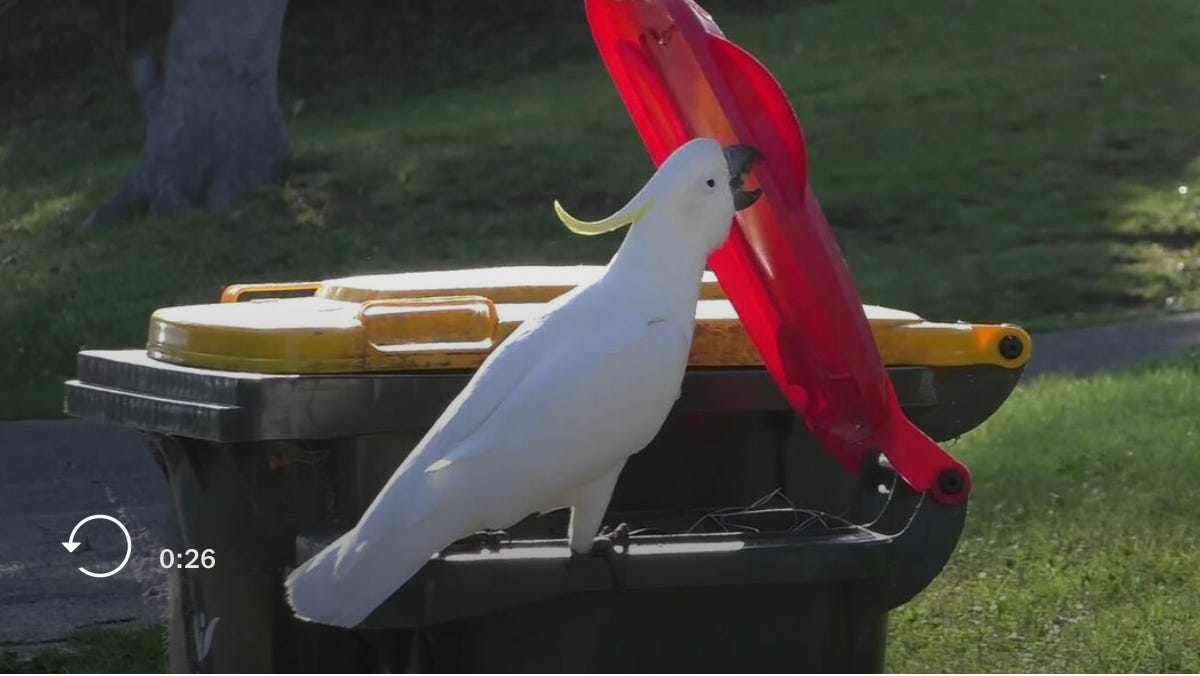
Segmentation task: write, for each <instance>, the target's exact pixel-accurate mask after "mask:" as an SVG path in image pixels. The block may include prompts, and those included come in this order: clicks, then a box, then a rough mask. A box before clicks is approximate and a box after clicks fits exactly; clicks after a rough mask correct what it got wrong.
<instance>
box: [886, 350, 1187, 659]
mask: <svg viewBox="0 0 1200 676" xmlns="http://www.w3.org/2000/svg"><path fill="white" fill-rule="evenodd" d="M1197 410H1200V351H1198V352H1193V353H1192V354H1190V355H1188V356H1185V357H1182V358H1179V359H1175V360H1172V361H1169V362H1164V363H1160V364H1158V365H1155V366H1152V367H1149V368H1145V369H1140V370H1138V371H1133V372H1127V373H1119V374H1113V375H1105V376H1098V377H1093V378H1089V379H1086V380H1079V379H1070V378H1053V379H1051V378H1047V379H1045V380H1041V381H1038V382H1036V383H1034V384H1033V385H1031V386H1028V387H1022V388H1019V389H1018V390H1017V391H1016V393H1015V394H1014V395H1013V397H1012V399H1010V400H1009V402H1008V403H1007V404H1005V406H1004V408H1003V409H1002V410H1001V411H1000V412H999V413H998V414H997V415H996V416H995V417H994V418H992V419H991V420H990V421H988V422H987V424H985V425H984V426H983V427H982V428H980V429H979V430H977V431H975V432H973V433H971V434H969V435H967V436H966V437H964V438H963V439H962V441H961V442H960V443H959V444H958V445H957V446H955V447H954V448H953V451H954V452H955V454H956V455H957V456H958V457H960V458H962V459H963V460H964V461H965V462H966V463H967V464H968V466H970V467H971V470H972V473H973V475H974V477H975V487H976V488H975V492H974V494H973V495H972V504H971V511H970V515H969V517H968V519H967V527H966V532H965V533H964V536H963V539H962V541H961V543H960V545H959V547H958V551H957V552H956V553H955V554H954V556H953V558H951V560H950V563H949V564H948V565H947V567H946V569H945V571H944V572H943V573H942V575H941V576H940V577H939V578H938V579H937V580H935V581H934V583H933V584H932V585H931V586H930V587H929V588H928V589H927V590H926V591H925V592H924V593H923V594H921V595H920V596H918V597H917V598H916V599H915V600H914V601H913V602H911V603H910V604H908V605H907V606H905V607H903V608H901V609H899V610H898V611H896V612H895V613H894V614H893V616H892V622H891V643H890V646H889V656H888V667H889V670H891V671H902V672H904V671H907V672H930V671H936V672H956V671H966V672H1014V673H1023V672H1030V671H1034V672H1072V673H1081V672H1082V673H1103V672H1121V673H1129V672H1132V673H1139V672H1142V673H1145V672H1152V673H1163V672H1185V673H1186V672H1195V671H1197V670H1200V645H1197V643H1196V641H1195V637H1196V636H1200V579H1198V578H1197V577H1196V574H1195V570H1196V564H1197V561H1200V541H1197V539H1196V537H1195V527H1196V523H1198V522H1200V486H1198V485H1197V484H1196V482H1195V477H1197V476H1200V456H1198V455H1197V454H1196V453H1195V452H1194V451H1195V449H1196V448H1198V447H1200V427H1197V425H1196V422H1195V420H1196V418H1195V412H1196V411H1197Z"/></svg>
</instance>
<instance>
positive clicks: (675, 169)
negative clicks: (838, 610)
mask: <svg viewBox="0 0 1200 676" xmlns="http://www.w3.org/2000/svg"><path fill="white" fill-rule="evenodd" d="M759 158H760V156H759V154H758V153H757V152H756V151H755V150H754V149H753V148H751V147H749V146H745V145H736V146H730V147H727V148H722V147H721V145H720V144H719V143H718V142H717V141H715V140H713V139H709V138H698V139H694V140H692V141H689V142H688V143H685V144H684V145H682V146H680V147H679V148H678V149H677V150H675V152H674V153H672V154H671V155H670V157H668V158H667V160H666V161H665V162H664V163H663V164H662V166H661V167H660V168H659V169H658V171H657V172H655V174H654V176H652V177H651V178H650V180H649V182H647V183H646V185H645V186H644V187H643V188H642V189H641V190H640V191H639V192H638V193H637V195H636V196H634V198H633V199H631V200H630V201H629V203H628V204H626V205H625V206H624V207H622V208H621V209H620V210H619V211H617V212H616V213H615V214H613V215H611V216H609V217H608V218H605V219H603V220H600V221H595V222H590V223H589V222H583V221H580V220H578V219H576V218H574V217H573V216H571V215H570V214H569V213H567V211H566V210H565V209H563V207H562V206H561V205H560V204H559V203H558V202H555V203H554V208H555V211H556V212H557V214H558V216H559V218H560V219H561V220H562V222H563V223H564V224H565V225H566V226H567V228H569V229H570V230H572V231H573V232H575V233H578V234H581V235H599V234H601V233H606V232H610V231H613V230H616V229H618V228H620V227H623V226H626V225H632V228H631V229H630V232H629V234H628V236H626V238H625V241H624V242H623V243H622V244H621V247H620V249H619V250H618V251H617V253H616V255H615V256H614V257H613V258H612V260H611V262H610V263H609V264H608V266H607V268H606V269H605V271H604V272H603V273H602V275H601V276H600V277H598V278H597V279H596V280H595V281H593V282H591V283H589V284H586V285H584V286H580V287H577V288H575V289H574V290H572V291H570V292H568V293H566V294H564V295H562V296H559V297H558V298H556V299H555V300H554V301H552V302H550V303H548V304H547V308H546V312H545V313H544V314H542V315H541V316H539V317H537V318H533V319H529V320H527V321H526V322H524V323H523V324H522V325H521V326H520V327H518V328H517V330H516V331H514V332H513V334H512V335H511V336H510V337H509V338H508V339H507V340H506V341H504V342H503V343H502V344H501V345H500V346H499V347H498V348H497V349H496V350H495V351H493V352H492V354H491V355H489V356H488V358H487V359H486V360H485V361H484V362H483V364H482V365H481V366H480V367H479V370H478V371H477V372H476V373H475V376H474V377H473V378H472V379H471V381H470V382H469V383H468V384H467V386H466V388H465V389H463V391H462V392H461V393H460V394H459V395H458V396H457V397H456V398H455V399H454V400H453V401H452V402H451V403H450V405H449V406H448V407H447V408H446V410H445V412H444V413H442V415H441V417H439V418H438V420H437V422H435V423H434V425H433V427H431V428H430V429H429V432H428V433H427V434H426V435H425V437H424V438H423V439H422V440H421V442H420V443H419V444H417V446H416V448H415V449H413V451H412V452H411V453H410V454H409V455H408V457H407V458H405V460H404V462H403V463H401V465H400V467H399V468H398V469H397V470H396V472H395V474H393V475H392V477H391V479H389V480H388V482H387V484H386V485H385V486H384V487H383V490H381V491H380V492H379V495H378V496H376V498H375V500H374V501H373V502H372V503H371V506H370V507H368V508H367V510H366V512H365V513H364V514H363V516H362V518H361V519H360V520H359V522H358V524H357V525H356V526H355V527H354V528H352V529H350V530H349V531H348V532H346V533H345V534H344V535H342V536H341V537H340V538H338V539H337V540H336V541H335V542H333V543H332V544H330V545H329V546H328V547H326V548H325V549H323V550H322V551H321V552H319V553H318V554H317V555H316V556H314V557H313V558H311V559H310V560H309V561H307V562H305V563H304V564H303V565H302V566H300V567H299V568H297V569H296V570H294V571H293V572H292V573H291V574H290V575H289V576H288V578H287V583H286V586H287V598H288V602H289V603H290V604H291V606H292V609H293V610H294V611H295V614H296V615H297V616H298V617H300V618H302V619H306V620H310V621H313V622H319V623H322V624H330V625H336V626H342V627H352V626H355V625H357V624H359V623H360V622H362V621H363V620H364V619H365V618H366V617H367V616H368V615H369V614H370V613H371V612H372V611H373V610H374V609H375V608H376V607H377V606H378V605H379V604H381V603H382V602H383V601H385V600H386V599H387V598H388V597H389V596H390V595H391V594H392V593H393V592H395V591H396V590H397V589H399V588H400V587H401V586H402V585H403V584H404V583H405V582H407V581H408V580H409V579H410V578H411V577H412V576H413V575H415V574H416V573H417V571H419V570H420V569H421V567H422V566H423V565H425V563H427V562H428V561H429V560H430V558H431V557H432V556H434V555H435V554H437V553H438V552H440V551H441V550H442V549H444V548H446V547H447V546H449V545H451V544H453V543H454V542H455V541H456V540H460V539H462V538H464V537H467V536H470V535H472V534H474V533H477V532H479V531H482V530H487V529H500V528H506V527H508V526H511V525H512V524H514V523H516V522H517V521H520V520H521V519H523V518H525V517H526V516H529V515H530V514H533V513H547V512H551V511H555V510H557V509H562V508H570V509H571V518H570V525H569V526H568V530H567V539H568V543H569V544H568V546H569V547H570V550H571V552H572V553H573V554H587V553H588V552H590V550H591V548H592V544H593V540H594V538H595V536H596V534H597V532H598V530H599V528H600V524H601V520H602V519H603V518H604V513H605V510H606V509H607V508H608V502H609V499H610V498H611V496H612V492H613V487H614V486H615V485H616V483H617V476H618V475H619V474H620V473H621V468H622V467H624V465H625V461H626V460H627V459H628V458H629V456H631V455H633V454H634V453H637V452H638V451H640V450H641V449H642V448H643V447H645V446H646V445H647V444H648V443H650V441H651V440H652V439H653V438H654V436H655V435H656V434H657V433H658V431H659V429H660V428H661V427H662V424H663V422H664V421H665V420H666V417H667V414H668V413H669V412H670V410H671V407H672V406H673V405H674V403H675V401H676V399H678V398H679V394H680V383H681V382H682V380H683V376H684V371H685V370H686V368H687V361H688V353H689V351H690V349H691V343H692V330H693V328H694V322H695V312H696V302H697V300H698V298H699V295H700V281H701V275H702V274H703V272H704V267H705V261H706V259H707V258H708V256H709V254H710V253H712V251H713V250H715V249H716V248H717V247H719V246H720V245H721V244H722V243H723V242H724V241H725V239H726V237H727V236H728V234H729V228H730V224H731V222H732V220H733V215H734V212H735V211H736V210H739V209H742V208H745V207H748V206H750V205H751V204H753V203H754V201H755V200H756V199H757V198H758V196H759V194H760V193H761V191H758V190H754V191H747V190H745V189H744V187H743V186H744V183H743V182H744V179H745V176H746V174H747V173H749V171H750V170H751V168H752V165H753V163H754V162H755V161H756V160H757V159H759Z"/></svg>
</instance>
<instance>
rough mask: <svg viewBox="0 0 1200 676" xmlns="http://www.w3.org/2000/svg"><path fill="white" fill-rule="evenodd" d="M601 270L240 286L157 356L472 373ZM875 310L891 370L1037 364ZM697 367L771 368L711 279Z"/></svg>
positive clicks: (984, 338)
mask: <svg viewBox="0 0 1200 676" xmlns="http://www.w3.org/2000/svg"><path fill="white" fill-rule="evenodd" d="M602 270H603V267H601V266H522V267H504V268H484V269H474V270H440V271H434V272H409V273H401V274H392V275H370V276H361V277H349V278H345V279H335V280H329V281H325V282H301V283H271V284H235V285H233V286H230V287H228V288H227V289H225V292H224V293H223V294H222V297H221V300H222V302H221V303H214V304H208V305H187V306H180V307H170V308H163V309H160V310H158V311H156V312H155V313H154V314H153V315H152V316H151V318H150V332H149V340H148V342H147V346H146V348H147V351H148V353H149V355H150V356H151V357H152V358H155V359H160V360H163V361H168V362H172V363H177V364H184V365H189V366H197V367H202V368H214V369H228V370H237V371H252V372H260V373H352V372H362V371H427V370H443V369H471V368H475V367H477V366H479V364H480V363H481V362H482V361H483V360H484V358H485V357H487V354H488V353H489V352H490V351H491V350H492V349H493V348H494V347H495V346H496V345H499V344H500V343H501V342H503V341H504V339H505V338H507V337H508V335H509V334H511V333H512V331H513V330H514V329H515V328H516V327H517V326H518V325H519V324H520V323H521V322H522V321H524V320H525V319H527V318H529V317H532V316H535V315H537V314H539V313H540V312H542V311H544V304H545V303H546V302H547V301H549V300H551V299H553V298H555V297H557V296H559V295H560V294H562V293H565V292H567V291H569V290H570V289H572V288H574V287H575V286H577V285H579V284H583V283H586V282H588V281H591V280H592V279H595V278H596V277H597V276H598V275H599V274H600V272H601V271H602ZM297 294H302V295H301V296H300V297H287V296H296V295H297ZM864 310H865V311H866V314H867V318H868V320H869V321H870V323H871V328H872V330H873V331H874V333H875V339H876V342H877V343H878V344H879V347H880V352H881V354H882V356H883V359H884V362H885V363H886V364H888V365H893V366H894V365H926V366H969V365H975V364H995V365H999V366H1006V367H1010V368H1017V367H1020V366H1023V365H1024V364H1025V362H1026V361H1028V359H1029V352H1030V350H1029V336H1028V334H1026V333H1025V332H1024V331H1022V330H1021V329H1019V328H1017V327H1014V326H1008V325H976V324H963V323H955V324H940V323H933V322H926V321H924V320H923V319H921V318H920V317H919V316H917V315H915V314H912V313H910V312H903V311H899V310H893V309H890V308H883V307H877V306H873V305H867V306H864ZM1005 336H1015V339H1016V340H1020V341H1021V343H1022V345H1023V347H1024V349H1022V350H1021V351H1020V356H1018V357H1017V358H1015V359H1006V358H1005V357H1004V356H1003V354H1002V353H1001V350H1000V348H999V345H1000V341H1001V340H1002V339H1004V338H1005ZM1010 342H1011V341H1010ZM689 364H690V365H691V366H692V367H730V366H760V365H761V364H762V359H761V357H760V356H759V354H758V351H757V349H756V348H755V347H754V344H753V343H752V342H751V341H750V338H749V336H747V335H746V333H745V331H744V330H743V329H742V325H741V322H740V321H739V320H738V317H737V314H736V313H735V312H734V310H733V307H732V306H731V305H730V303H729V301H728V300H726V299H725V298H724V296H723V294H722V293H721V288H720V286H718V284H717V282H716V279H715V277H713V275H712V273H710V272H706V273H705V276H704V279H703V281H702V286H701V301H700V302H699V303H698V304H697V307H696V331H695V338H694V340H693V343H692V352H691V356H690V360H689Z"/></svg>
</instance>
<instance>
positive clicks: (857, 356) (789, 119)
mask: <svg viewBox="0 0 1200 676" xmlns="http://www.w3.org/2000/svg"><path fill="white" fill-rule="evenodd" d="M587 16H588V21H589V23H590V24H591V27H592V35H593V36H594V37H595V39H596V45H597V47H598V48H599V50H600V55H601V57H602V58H603V59H604V63H605V65H606V66H607V67H608V71H609V74H610V75H611V76H612V79H613V81H614V82H615V83H616V86H617V91H618V92H620V94H621V98H622V99H623V100H624V101H625V106H626V107H627V108H628V109H629V114H630V115H631V116H632V117H633V122H634V124H635V125H636V126H637V129H638V132H639V133H640V134H641V136H642V140H643V141H645V143H646V146H647V148H649V150H650V155H651V157H652V158H653V160H654V163H655V164H656V165H657V164H661V163H662V162H663V160H665V159H666V158H667V156H668V155H670V154H671V152H673V151H674V150H675V149H676V148H678V147H679V146H680V145H682V144H683V143H685V142H687V141H689V140H691V139H693V138H696V137H701V136H704V137H710V138H715V139H717V140H718V141H720V142H721V143H722V144H723V145H731V144H734V143H745V144H748V145H751V146H753V147H754V148H756V149H757V150H758V151H759V152H760V153H761V154H762V155H763V156H764V158H765V159H764V161H763V162H760V163H758V165H757V166H756V168H755V171H754V177H755V178H757V180H758V183H759V187H760V188H761V189H762V191H763V194H762V196H761V197H760V198H759V200H758V201H757V202H756V203H755V204H754V205H753V206H751V207H750V208H748V209H745V210H743V211H740V212H738V215H737V223H736V225H735V227H733V228H732V229H731V232H730V237H729V240H728V241H727V242H726V243H725V245H724V246H723V247H722V248H721V249H719V250H717V251H716V252H715V253H713V255H712V257H711V258H710V259H709V267H711V268H712V270H713V272H714V273H716V275H717V279H718V280H719V281H720V283H721V286H722V288H723V289H724V290H725V294H726V295H727V296H728V297H729V299H730V301H731V302H732V303H733V305H734V308H735V309H736V310H737V312H738V315H739V317H740V318H741V320H742V323H743V324H744V325H745V327H746V330H747V333H749V335H750V337H751V338H752V339H753V341H754V343H755V345H756V346H757V347H758V350H759V352H760V353H761V354H762V356H763V361H764V362H765V364H766V366H767V369H768V370H769V371H770V372H771V375H772V376H773V377H774V378H775V381H776V382H777V383H778V384H779V387H780V389H781V390H782V392H783V394H784V395H785V396H786V397H787V399H788V401H789V402H791V404H792V406H793V407H794V408H795V409H796V410H797V411H798V412H799V413H800V414H802V415H803V416H804V418H805V420H806V421H807V422H808V425H809V427H810V429H811V430H812V431H813V433H814V434H815V435H816V436H817V437H818V438H819V439H820V440H821V442H822V444H823V445H824V447H825V448H826V449H827V450H828V451H829V452H830V453H832V454H833V455H834V456H835V457H837V458H838V459H839V460H840V461H841V462H842V463H843V464H844V465H845V466H846V467H847V468H849V469H850V470H851V471H859V470H860V469H861V468H862V466H863V462H864V460H865V459H866V457H867V456H868V455H869V454H871V453H873V452H876V451H882V452H883V453H884V455H886V456H887V458H888V460H889V461H890V463H891V464H892V466H893V467H894V468H895V469H896V471H897V472H898V473H899V474H900V476H901V477H903V478H904V479H905V480H906V481H907V482H908V483H909V484H910V485H912V486H913V488H914V489H916V490H918V491H930V492H931V493H932V494H933V495H934V496H935V497H936V498H937V499H938V500H940V501H942V502H947V503H956V502H960V501H961V500H963V499H964V498H966V496H967V494H968V493H969V492H970V474H969V473H968V471H967V469H966V467H964V466H963V465H962V464H960V463H959V462H958V461H956V460H955V459H954V458H953V457H951V456H950V455H949V454H947V453H946V452H945V451H943V450H942V449H941V447H939V446H938V445H937V444H936V443H934V441H933V440H931V439H930V438H929V437H928V436H926V435H925V434H924V433H922V432H921V431H920V430H919V429H917V428H916V427H915V426H914V425H913V424H912V423H911V422H909V420H908V419H907V417H905V415H904V413H903V411H901V409H900V404H899V401H898V400H897V398H896V394H895V392H894V391H893V389H892V384H891V380H890V379H889V378H888V375H887V372H886V370H885V369H884V366H883V362H882V360H881V359H880V356H879V349H878V347H877V346H876V345H875V339H874V336H873V335H872V333H871V330H870V326H869V324H868V323H867V319H866V316H865V315H864V314H863V309H862V301H861V300H860V298H859V296H858V291H857V290H856V289H855V286H854V282H853V280H852V279H851V277H850V272H849V269H848V268H847V267H846V264H845V261H844V259H843V257H842V254H841V251H840V250H839V249H838V246H837V243H836V242H835V240H834V238H833V233H832V232H831V231H830V229H829V226H828V224H827V223H826V222H825V217H824V215H823V214H822V213H821V208H820V205H819V204H818V203H817V199H816V197H815V195H813V192H812V190H811V188H810V187H809V185H808V157H807V153H806V151H805V146H804V136H803V132H802V131H801V129H800V123H799V121H798V120H797V119H796V114H795V112H794V111H793V110H792V107H791V104H790V103H789V102H788V99H787V96H786V94H785V93H784V91H783V89H782V88H781V87H780V86H779V83H778V82H776V80H775V78H774V77H772V75H771V73H770V72H769V71H768V70H767V69H766V67H764V66H763V65H762V64H761V63H759V62H758V61H757V60H756V59H755V58H754V57H753V56H751V55H750V54H749V53H747V52H746V51H744V50H742V49H741V48H739V47H738V46H737V45H735V44H733V43H732V42H730V41H729V40H728V39H726V38H725V36H724V34H723V33H722V32H721V29H720V28H719V27H718V26H717V24H716V22H714V21H713V19H712V17H711V16H710V15H709V14H708V13H707V12H705V11H704V10H703V9H702V8H701V7H700V6H699V5H697V4H696V3H695V2H692V1H691V0H587Z"/></svg>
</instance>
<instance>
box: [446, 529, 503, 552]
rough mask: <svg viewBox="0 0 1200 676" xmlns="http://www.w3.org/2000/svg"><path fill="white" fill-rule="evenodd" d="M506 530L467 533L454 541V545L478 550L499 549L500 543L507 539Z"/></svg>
mask: <svg viewBox="0 0 1200 676" xmlns="http://www.w3.org/2000/svg"><path fill="white" fill-rule="evenodd" d="M509 539H511V538H509V536H508V531H504V530H481V531H479V532H478V533H474V534H472V535H468V536H467V537H465V538H463V539H461V540H459V541H458V542H455V543H454V546H455V547H462V548H463V549H478V550H480V551H485V550H487V551H493V552H495V551H500V545H502V544H504V542H505V541H507V540H509Z"/></svg>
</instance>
